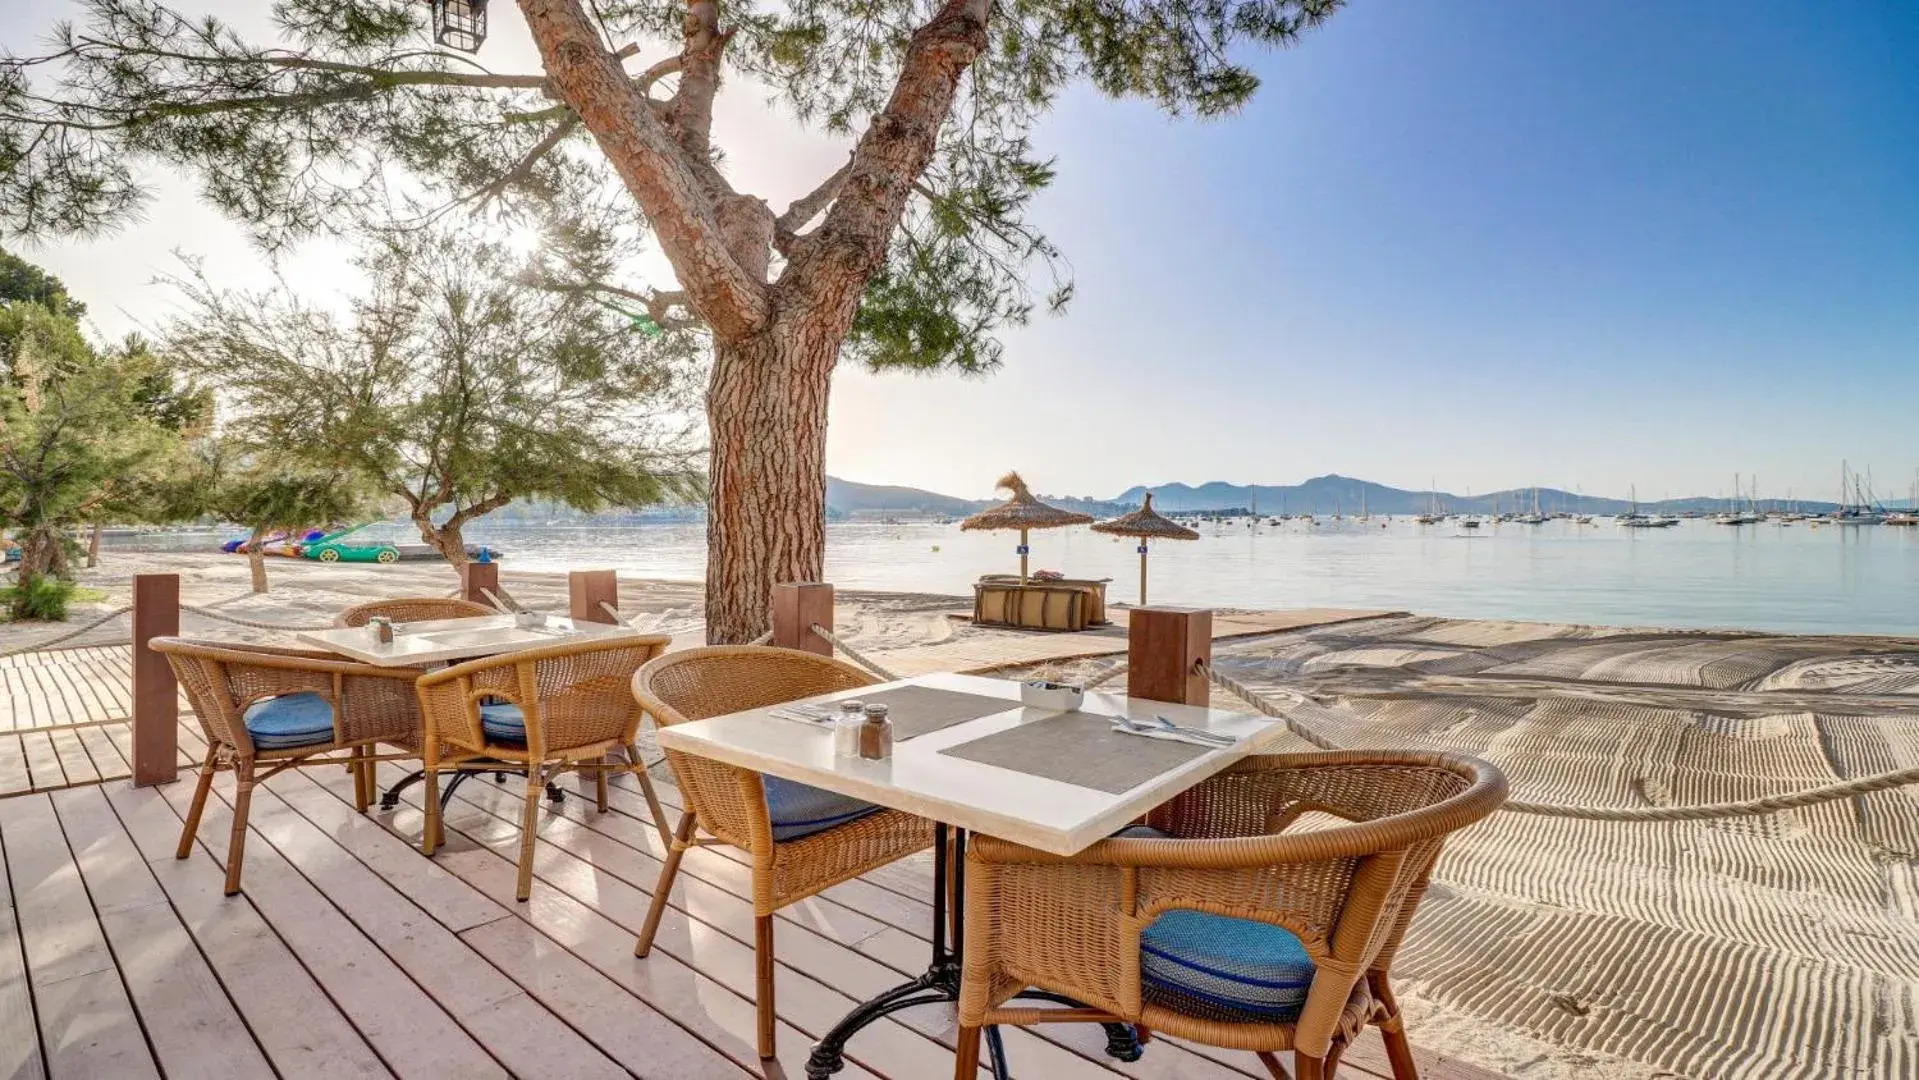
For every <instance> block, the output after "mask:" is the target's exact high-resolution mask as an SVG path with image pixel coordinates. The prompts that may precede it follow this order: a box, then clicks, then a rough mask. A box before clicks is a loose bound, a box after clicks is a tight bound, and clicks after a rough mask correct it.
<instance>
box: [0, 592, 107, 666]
mask: <svg viewBox="0 0 1919 1080" xmlns="http://www.w3.org/2000/svg"><path fill="white" fill-rule="evenodd" d="M132 610H133V605H132V604H126V605H124V606H121V607H117V608H114V609H113V610H112V611H109V612H107V613H106V614H105V615H101V616H100V617H98V618H96V619H94V620H93V621H92V622H89V623H87V624H86V625H84V626H81V627H78V628H76V629H73V630H69V631H67V632H66V633H64V634H61V635H59V636H58V637H51V638H48V639H46V640H45V641H36V642H34V643H33V644H31V645H16V646H14V647H13V648H11V649H0V657H6V656H18V655H20V654H21V653H32V652H46V651H48V650H51V649H52V648H54V647H55V646H57V645H61V644H64V643H66V642H69V641H72V640H73V639H74V638H77V637H79V636H80V635H82V634H85V633H87V632H88V631H90V630H93V629H96V628H97V627H99V626H101V625H103V624H105V623H109V622H112V621H113V620H115V619H117V618H119V617H120V616H122V615H125V614H127V613H128V612H130V611H132Z"/></svg>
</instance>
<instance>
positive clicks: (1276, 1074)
mask: <svg viewBox="0 0 1919 1080" xmlns="http://www.w3.org/2000/svg"><path fill="white" fill-rule="evenodd" d="M1258 1054H1259V1063H1260V1064H1261V1065H1264V1066H1266V1071H1267V1072H1269V1073H1272V1074H1273V1080H1293V1074H1292V1073H1289V1072H1287V1071H1286V1063H1285V1062H1283V1061H1281V1060H1279V1055H1278V1054H1275V1053H1273V1052H1272V1051H1271V1050H1261V1051H1258Z"/></svg>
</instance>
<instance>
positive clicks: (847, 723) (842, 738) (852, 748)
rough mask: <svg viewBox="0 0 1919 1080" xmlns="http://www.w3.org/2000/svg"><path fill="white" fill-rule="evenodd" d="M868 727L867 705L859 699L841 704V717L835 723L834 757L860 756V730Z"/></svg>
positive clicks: (850, 699) (848, 700)
mask: <svg viewBox="0 0 1919 1080" xmlns="http://www.w3.org/2000/svg"><path fill="white" fill-rule="evenodd" d="M865 725H866V705H865V703H864V702H862V701H860V699H858V698H849V699H847V700H846V701H842V702H840V715H839V718H838V719H837V720H835V721H834V722H833V756H834V757H849V758H850V757H859V756H860V728H862V727H864V726H865Z"/></svg>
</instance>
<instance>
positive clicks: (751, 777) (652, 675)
mask: <svg viewBox="0 0 1919 1080" xmlns="http://www.w3.org/2000/svg"><path fill="white" fill-rule="evenodd" d="M873 682H874V680H873V679H872V678H871V677H870V676H868V675H867V674H866V673H865V672H863V671H861V670H859V669H858V668H855V667H852V666H850V665H847V664H842V663H840V662H839V661H837V660H834V659H832V658H831V657H825V656H815V655H813V654H811V653H804V652H799V651H797V650H793V649H780V648H771V647H766V646H758V645H730V646H714V647H710V648H703V649H688V650H686V651H685V652H678V653H674V654H672V655H670V656H664V657H661V658H660V659H658V660H655V661H653V662H652V663H650V664H648V665H646V666H645V667H643V668H641V669H640V670H639V672H638V674H636V675H634V676H633V696H634V697H636V698H637V699H639V702H640V704H641V705H642V706H644V707H645V709H646V711H647V713H648V714H650V715H651V716H652V717H653V722H654V723H656V724H658V725H659V726H660V727H662V728H668V727H672V726H673V725H674V724H681V723H685V722H687V721H689V720H703V719H705V718H707V717H710V716H722V715H725V714H727V713H734V712H741V711H744V710H746V709H757V708H762V707H765V706H768V705H777V704H780V703H782V702H787V701H795V700H798V699H800V698H805V697H812V696H813V695H815V694H827V693H832V692H834V691H837V690H852V689H857V688H859V687H862V686H871V685H873ZM666 760H667V762H668V763H669V764H671V765H672V767H673V775H674V776H675V777H677V778H678V780H679V782H680V793H681V796H682V798H683V799H684V800H685V804H686V810H685V812H684V813H683V814H682V815H681V816H680V823H679V828H678V829H677V830H676V831H675V832H674V834H673V841H672V844H671V846H670V847H669V848H668V851H667V856H666V865H664V866H663V867H661V868H660V880H659V883H658V884H656V885H655V886H654V887H653V902H652V906H651V907H650V908H649V909H648V910H647V913H646V923H645V924H644V926H642V927H641V929H640V936H639V940H638V941H637V942H636V943H635V945H634V949H633V952H634V955H636V956H645V955H646V954H647V953H648V951H650V950H651V949H652V947H653V935H654V934H655V933H657V932H658V930H659V927H660V917H661V916H662V915H663V914H665V912H666V907H667V897H668V895H669V894H670V893H671V892H672V889H673V879H674V876H675V875H676V874H678V873H679V869H680V860H681V859H682V858H683V857H684V856H685V855H686V852H687V849H688V848H690V847H693V846H694V845H696V844H704V843H722V844H732V845H733V846H735V847H739V848H744V849H745V850H746V851H747V853H748V854H749V855H751V856H752V860H753V916H754V959H755V961H756V966H757V972H758V978H757V980H756V981H757V987H758V994H757V997H758V1008H759V1051H760V1056H761V1057H763V1058H768V1057H772V1056H773V1051H774V1045H773V1031H774V1023H773V1016H774V1012H773V913H774V912H776V911H778V910H779V909H781V908H783V907H785V906H787V905H788V904H792V903H795V902H797V901H800V900H804V899H806V898H807V897H809V896H813V895H815V894H817V893H820V892H822V891H824V890H826V889H829V888H831V887H832V886H834V885H837V884H839V883H840V882H842V881H846V880H848V879H850V878H855V877H858V876H859V875H861V874H864V873H866V872H867V871H868V870H872V869H875V868H877V867H881V866H885V865H886V864H887V863H890V862H894V861H896V860H898V859H901V858H903V857H905V856H907V855H911V854H913V853H914V852H916V851H922V850H924V849H926V848H928V847H930V846H932V843H933V823H932V822H930V821H927V820H925V819H924V818H919V817H915V816H913V815H911V814H906V813H902V812H900V811H897V810H887V809H882V808H880V807H876V806H873V805H871V804H868V803H861V802H858V801H857V800H852V799H846V798H843V797H841V796H837V795H832V794H831V793H828V792H822V791H820V790H819V789H817V788H810V787H807V786H806V785H803V784H795V783H792V782H791V781H784V780H780V779H778V778H773V777H763V776H761V775H760V774H759V773H756V772H754V771H752V770H751V769H742V768H740V767H738V766H735V765H726V764H723V763H721V762H717V761H711V760H708V759H706V758H701V757H696V756H693V755H691V754H683V753H679V752H677V751H673V750H668V751H667V752H666ZM769 794H770V795H771V796H772V798H773V802H774V803H775V804H777V805H778V806H779V807H780V809H781V813H780V814H779V815H777V816H776V814H775V813H774V811H773V809H772V808H770V807H769V803H768V798H769ZM701 828H704V829H705V830H706V831H707V832H708V833H710V834H711V836H712V838H711V839H710V840H708V839H699V838H697V833H698V830H699V829H701Z"/></svg>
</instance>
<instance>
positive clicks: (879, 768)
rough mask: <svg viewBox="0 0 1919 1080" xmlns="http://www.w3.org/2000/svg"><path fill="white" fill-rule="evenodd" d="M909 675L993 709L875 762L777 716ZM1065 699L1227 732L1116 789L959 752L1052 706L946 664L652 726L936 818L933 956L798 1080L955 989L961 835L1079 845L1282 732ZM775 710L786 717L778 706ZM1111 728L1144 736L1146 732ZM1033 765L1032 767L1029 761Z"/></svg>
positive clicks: (1217, 717) (1126, 1035)
mask: <svg viewBox="0 0 1919 1080" xmlns="http://www.w3.org/2000/svg"><path fill="white" fill-rule="evenodd" d="M909 686H919V687H930V688H933V689H938V690H946V691H953V692H957V693H962V694H974V695H979V696H981V697H993V698H999V699H1002V700H1003V701H1004V702H1005V708H1004V709H1002V710H1000V711H997V712H992V713H989V714H987V715H984V716H980V717H978V718H976V719H970V720H962V721H960V722H958V723H954V724H952V725H951V726H948V727H945V728H941V729H939V730H935V731H931V732H928V733H926V734H923V735H918V736H915V737H913V738H909V739H905V740H904V741H900V742H897V743H896V745H895V746H894V748H893V753H892V756H891V757H889V758H886V759H883V760H877V761H871V760H866V759H863V758H858V757H839V756H836V754H835V752H834V738H833V727H832V725H831V724H828V723H818V722H809V721H805V720H799V719H791V718H789V717H790V716H791V715H792V709H793V705H795V704H800V705H827V706H830V705H831V704H832V703H833V702H835V701H837V700H839V699H842V698H862V699H870V698H873V697H876V696H878V695H881V694H883V693H884V692H885V691H888V690H893V689H897V688H900V687H909ZM1077 711H1078V712H1080V713H1085V714H1091V715H1093V716H1096V717H1111V716H1127V717H1131V718H1134V719H1138V720H1147V721H1150V720H1152V719H1153V718H1154V717H1165V718H1166V719H1168V720H1170V721H1172V722H1173V723H1175V724H1179V725H1182V726H1186V727H1194V728H1203V729H1205V730H1207V731H1211V732H1216V733H1219V734H1222V735H1227V736H1231V737H1232V738H1233V739H1234V740H1235V742H1234V743H1233V744H1232V745H1231V746H1223V747H1217V748H1196V749H1199V750H1200V751H1201V752H1199V753H1198V754H1196V755H1194V756H1191V757H1190V758H1189V759H1188V760H1185V761H1183V762H1181V763H1179V764H1176V765H1174V766H1172V767H1170V768H1168V769H1166V770H1165V771H1163V772H1159V773H1157V774H1155V775H1152V776H1150V777H1148V778H1146V779H1144V780H1142V781H1141V782H1139V783H1137V784H1135V785H1134V786H1133V787H1131V788H1129V789H1127V790H1125V791H1120V792H1113V791H1106V790H1101V789H1098V788H1091V787H1083V786H1080V785H1078V784H1073V783H1068V782H1065V781H1062V780H1056V779H1051V778H1049V777H1046V776H1042V775H1037V774H1035V773H1032V772H1026V771H1022V770H1019V769H1013V768H1005V767H1001V766H998V765H992V764H987V763H985V762H982V761H975V760H969V759H967V758H965V757H959V756H956V755H954V754H949V753H944V752H943V751H946V750H950V749H954V748H957V747H961V746H963V745H964V744H967V743H971V742H974V741H975V740H979V739H982V738H986V737H989V736H993V735H996V734H998V733H1001V732H1008V731H1011V730H1013V729H1015V728H1019V727H1021V726H1022V725H1028V724H1041V723H1045V722H1046V721H1047V720H1048V719H1050V718H1053V717H1057V716H1059V715H1060V713H1059V712H1058V711H1057V710H1043V709H1032V708H1027V707H1025V706H1023V705H1022V704H1021V703H1020V684H1019V683H1017V682H1012V681H1009V680H1006V679H989V678H983V677H981V676H977V675H956V674H931V675H921V676H916V677H914V678H911V679H904V680H900V681H898V682H890V683H881V684H879V685H875V686H867V687H862V688H859V689H857V690H846V691H840V692H837V693H832V694H823V695H820V696H818V697H811V698H806V699H803V700H802V701H801V702H795V703H788V704H786V705H779V706H771V707H768V708H762V709H749V710H746V711H744V712H737V713H729V714H727V715H724V716H715V717H710V718H708V719H705V720H695V721H691V722H688V723H682V724H675V725H673V726H672V727H668V728H662V729H661V730H660V732H659V742H660V745H661V746H662V747H664V748H666V749H668V750H675V751H679V752H681V753H686V754H694V755H697V756H699V757H704V758H710V759H712V760H714V761H721V762H725V763H727V764H729V765H737V766H740V767H742V768H747V769H752V770H754V771H756V772H761V773H766V774H769V775H772V776H778V777H781V778H783V779H786V780H795V781H799V782H800V783H804V784H811V785H812V786H814V787H819V788H825V789H826V790H828V791H833V792H837V793H839V794H842V795H850V796H852V797H854V798H857V799H862V800H865V801H867V802H871V803H877V804H879V805H881V806H886V807H890V808H892V809H895V810H903V811H906V812H907V813H911V814H917V815H919V816H921V817H924V818H928V819H930V820H932V821H933V822H935V827H934V842H935V843H934V856H933V879H934V881H933V927H932V938H933V949H932V953H933V955H932V963H931V964H930V966H929V967H928V968H927V970H926V972H925V973H924V974H922V975H920V976H919V977H917V978H915V979H913V980H911V981H910V982H907V983H905V984H902V985H900V986H897V987H894V988H893V989H891V990H888V991H886V992H885V993H883V994H880V995H878V996H877V997H874V998H872V999H870V1000H868V1001H865V1002H862V1003H861V1004H860V1005H858V1006H857V1007H855V1008H854V1009H853V1010H852V1011H851V1012H849V1013H847V1014H846V1016H845V1017H844V1018H842V1019H841V1020H840V1021H839V1023H837V1024H836V1025H834V1027H833V1028H832V1029H831V1030H829V1031H827V1032H826V1034H825V1035H823V1036H822V1037H821V1038H820V1040H819V1042H817V1043H815V1044H814V1046H813V1050H812V1053H811V1055H810V1057H809V1058H808V1060H807V1066H806V1074H807V1077H808V1080H823V1078H825V1077H828V1076H831V1075H832V1074H833V1073H835V1072H837V1071H839V1069H840V1068H841V1067H842V1066H843V1064H844V1051H845V1046H846V1042H847V1040H848V1039H850V1038H851V1037H852V1036H853V1035H854V1034H856V1033H857V1032H858V1031H859V1030H860V1029H862V1028H864V1027H865V1026H867V1025H868V1024H871V1023H873V1022H874V1021H876V1020H878V1019H880V1018H881V1017H883V1016H886V1015H889V1014H891V1013H893V1012H896V1011H898V1010H900V1009H903V1008H911V1007H914V1006H917V1005H925V1004H935V1003H943V1002H950V1001H957V1000H958V998H959V982H960V975H959V972H960V963H961V954H962V952H963V948H964V937H963V934H955V935H954V940H953V941H952V942H951V944H950V947H949V944H948V940H947V923H948V919H947V910H948V907H949V905H951V906H952V907H953V908H954V909H955V910H956V911H957V915H956V917H955V919H954V923H955V925H956V926H958V927H962V928H963V927H964V924H965V912H964V903H965V889H964V873H965V845H966V838H967V835H968V834H969V833H971V832H978V833H983V834H985V835H988V836H994V837H998V838H1000V839H1004V840H1011V841H1013V842H1015V843H1020V844H1025V845H1027V846H1029V847H1034V848H1038V849H1040V850H1042V851H1047V852H1051V853H1054V854H1057V855H1073V854H1077V853H1078V852H1080V851H1083V850H1085V849H1086V848H1087V847H1090V846H1091V845H1092V844H1094V843H1096V842H1098V841H1099V840H1102V839H1104V838H1106V837H1108V836H1111V835H1112V834H1113V833H1115V832H1117V831H1119V830H1120V829H1122V828H1124V827H1125V826H1126V825H1127V824H1129V823H1130V822H1132V821H1134V820H1136V819H1138V818H1139V817H1141V816H1142V815H1144V814H1145V813H1146V812H1147V811H1148V810H1151V809H1152V808H1153V807H1156V806H1158V805H1160V804H1161V803H1164V802H1166V801H1167V800H1168V799H1171V798H1173V797H1174V796H1176V795H1178V794H1180V793H1181V792H1184V791H1186V790H1187V789H1189V788H1192V787H1194V786H1195V785H1197V784H1199V783H1200V782H1201V781H1203V780H1205V779H1206V778H1208V777H1210V776H1212V775H1214V774H1216V773H1218V772H1220V771H1221V770H1223V769H1225V768H1227V767H1228V766H1230V765H1232V764H1233V763H1234V762H1235V761H1238V760H1240V759H1241V758H1243V757H1245V756H1247V755H1249V754H1256V753H1259V752H1261V751H1262V750H1264V749H1267V748H1269V747H1271V746H1272V745H1273V744H1274V743H1276V742H1278V741H1280V740H1281V739H1283V738H1284V735H1285V725H1284V724H1282V723H1280V722H1278V721H1275V720H1272V719H1269V718H1267V717H1264V716H1257V715H1251V714H1247V713H1237V712H1228V711H1225V710H1221V709H1212V708H1201V707H1197V706H1190V705H1174V704H1169V703H1167V702H1163V701H1149V700H1146V699H1143V698H1131V697H1127V696H1125V695H1123V694H1106V693H1098V692H1089V693H1087V694H1086V696H1085V700H1084V702H1083V703H1082V704H1081V705H1080V706H1079V709H1078V710H1077ZM779 713H785V714H787V715H786V716H782V715H776V714H779ZM1116 737H1117V738H1121V739H1135V738H1137V739H1140V740H1141V741H1142V742H1144V741H1146V740H1145V737H1144V736H1116ZM1035 767H1036V768H1040V769H1042V770H1043V769H1044V766H1043V765H1042V764H1040V763H1035ZM1053 771H1060V770H1053ZM949 866H950V867H951V870H950V871H949V869H948V868H949ZM949 874H950V876H951V878H952V880H951V881H949V880H948V878H949ZM1020 996H1022V997H1031V998H1038V999H1041V1000H1047V1001H1052V1002H1055V1003H1058V1004H1064V1005H1068V1006H1072V1005H1077V1004H1078V1003H1076V1002H1071V1001H1068V1000H1066V999H1064V998H1060V997H1058V996H1057V995H1053V994H1049V993H1046V992H1043V991H1037V990H1032V991H1028V992H1027V993H1025V994H1022V995H1020ZM987 1047H988V1050H989V1052H990V1053H991V1054H992V1057H993V1060H994V1063H995V1067H996V1068H999V1069H1001V1070H1002V1071H1000V1072H997V1073H996V1074H995V1075H1004V1072H1003V1061H1004V1049H1003V1047H1002V1046H1001V1044H1000V1040H999V1037H998V1032H997V1030H989V1031H988V1033H987ZM1107 1053H1108V1054H1109V1055H1111V1056H1113V1057H1115V1058H1118V1059H1119V1060H1122V1061H1132V1060H1136V1059H1137V1058H1138V1057H1139V1055H1140V1053H1141V1047H1140V1044H1139V1042H1138V1041H1137V1039H1136V1037H1135V1035H1134V1033H1133V1031H1132V1029H1131V1028H1129V1027H1128V1026H1126V1025H1124V1024H1109V1025H1107Z"/></svg>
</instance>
